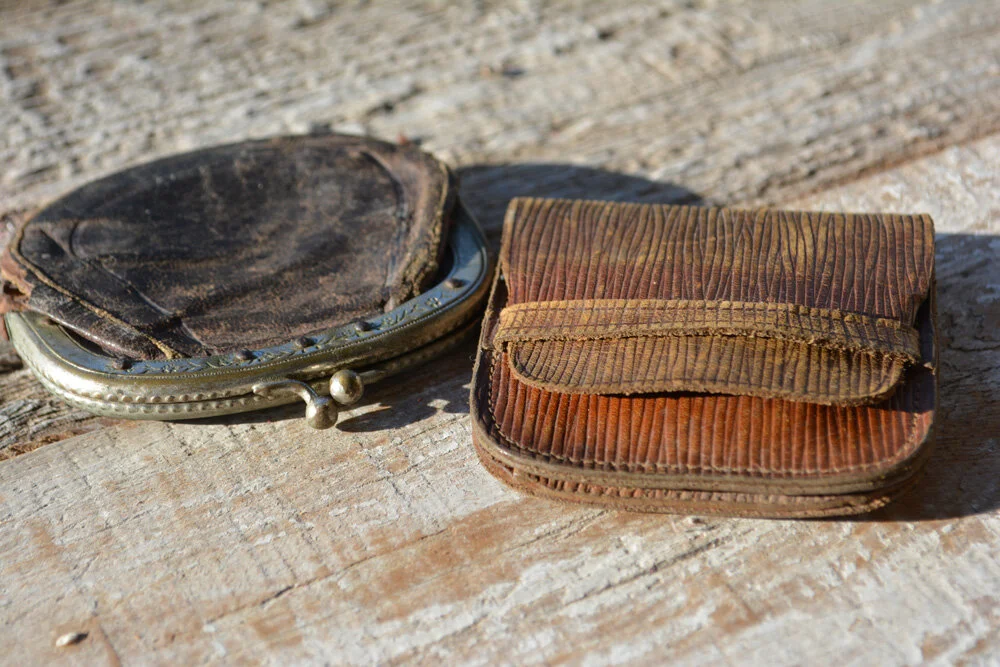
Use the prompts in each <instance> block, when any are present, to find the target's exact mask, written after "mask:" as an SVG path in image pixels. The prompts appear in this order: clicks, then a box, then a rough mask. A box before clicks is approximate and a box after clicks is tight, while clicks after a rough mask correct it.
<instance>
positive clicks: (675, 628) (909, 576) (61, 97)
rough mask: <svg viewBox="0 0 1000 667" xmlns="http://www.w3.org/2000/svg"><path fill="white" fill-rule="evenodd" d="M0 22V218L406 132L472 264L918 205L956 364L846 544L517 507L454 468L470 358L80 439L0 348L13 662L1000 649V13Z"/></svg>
mask: <svg viewBox="0 0 1000 667" xmlns="http://www.w3.org/2000/svg"><path fill="white" fill-rule="evenodd" d="M0 7H2V9H0V96H2V97H0V100H2V103H0V209H3V210H4V211H5V212H12V211H17V210H19V209H30V208H31V207H33V206H36V205H38V204H39V203H40V202H42V201H44V200H45V199H47V198H49V197H51V196H54V195H56V194H58V193H60V192H63V191H65V190H66V189H68V188H70V187H72V186H73V185H75V184H78V183H81V182H83V181H86V180H88V179H90V178H93V177H96V176H99V175H101V174H104V173H107V172H109V171H112V170H115V169H118V168H120V167H123V166H125V165H127V164H131V163H135V162H138V161H142V160H145V159H148V158H150V157H153V156H157V155H162V154H167V153H170V152H174V151H177V150H182V149H186V148H191V147H195V146H201V145H206V144H210V143H216V142H219V141H229V140H238V139H241V138H244V137H249V136H261V135H265V134H271V133H280V132H300V131H307V130H310V129H312V130H320V131H322V130H323V129H325V128H327V127H331V128H333V129H337V130H354V131H367V132H372V133H376V134H379V135H381V136H385V137H390V138H394V137H396V136H398V135H400V134H403V135H405V136H407V137H410V138H411V139H419V140H422V141H423V144H424V145H425V147H427V148H429V149H431V150H433V151H435V152H436V153H438V154H440V155H442V156H443V157H445V158H447V159H449V160H450V161H451V162H452V163H453V164H454V165H455V166H456V167H457V168H458V169H459V171H460V173H461V175H462V177H463V179H464V180H463V193H465V197H466V198H467V200H468V202H469V204H470V205H471V207H472V208H473V210H474V211H475V212H476V213H477V214H478V215H479V217H480V218H481V220H482V222H483V223H484V224H485V226H486V227H487V229H488V230H489V231H490V232H491V233H492V235H493V239H494V240H495V239H496V234H497V232H498V230H499V221H500V214H501V212H502V210H503V208H504V206H505V204H506V201H507V200H508V199H509V198H510V197H511V196H513V195H515V194H539V195H553V196H576V197H597V198H617V199H630V200H640V201H642V200H644V201H695V202H697V201H702V200H705V201H713V202H718V203H725V204H733V205H736V204H747V203H775V204H780V205H782V206H792V207H802V208H806V207H807V208H825V209H827V210H833V209H841V210H843V209H848V210H886V211H907V212H915V211H926V212H929V213H931V214H932V215H933V216H934V218H935V220H936V221H937V223H938V230H939V232H940V233H939V236H938V257H937V260H938V268H937V277H938V283H939V306H940V311H941V313H940V317H941V331H942V336H943V343H944V349H943V351H942V367H943V368H942V386H941V411H940V414H941V421H940V434H939V443H940V444H939V449H938V450H937V452H936V453H935V455H934V459H933V460H932V463H931V466H930V469H929V473H928V476H927V479H926V480H925V482H924V483H923V484H922V485H921V487H920V488H919V489H918V490H917V491H916V492H915V493H913V494H911V495H910V496H908V497H907V498H905V499H904V500H903V501H901V502H900V503H899V504H897V505H894V506H892V507H890V508H889V509H887V510H885V511H883V512H881V513H879V514H877V515H875V516H872V517H866V518H863V519H860V520H856V521H832V522H819V521H816V522H776V521H748V520H723V519H698V518H683V517H657V516H636V515H630V514H624V513H615V512H608V511H601V510H593V509H586V508H579V507H567V506H563V505H559V504H554V503H549V502H544V501H540V500H535V499H529V498H524V497H521V496H519V495H517V494H516V493H514V492H511V491H509V490H507V489H506V488H505V487H503V486H502V485H500V484H499V483H498V482H496V481H495V480H493V478H491V477H490V476H489V475H488V474H487V473H486V472H485V471H483V470H482V468H481V467H480V466H479V464H478V463H477V461H476V459H475V456H474V455H473V453H472V450H471V447H470V445H469V422H468V418H467V416H466V413H467V409H468V404H467V387H468V380H469V374H470V370H471V356H472V352H473V350H472V349H471V348H467V349H464V350H461V351H459V352H457V353H455V354H453V355H451V356H449V357H448V358H447V359H444V360H441V361H439V362H436V363H434V364H432V365H429V366H427V367H425V368H423V369H421V370H419V371H417V372H415V373H414V374H413V376H412V377H411V378H410V379H409V381H408V382H406V383H405V384H403V383H393V384H392V385H391V386H387V387H382V388H380V389H378V390H377V391H375V392H373V395H372V397H371V398H372V402H370V403H368V404H366V405H364V406H361V407H358V408H355V409H354V410H351V411H350V412H349V413H348V414H347V415H346V417H347V418H346V421H345V423H344V424H343V427H342V428H341V429H340V430H337V431H329V432H313V431H310V430H308V429H307V428H306V427H305V425H304V424H303V423H302V421H301V420H300V419H299V418H298V412H297V411H296V410H295V409H293V408H289V409H286V410H281V411H277V412H271V413H267V414H264V415H260V416H255V417H252V418H233V419H225V420H216V421H214V422H211V423H198V424H194V423H191V424H183V423H171V424H167V423H142V424H132V423H124V422H110V421H100V420H96V419H93V418H88V417H85V416H83V415H82V414H80V413H78V412H76V411H73V410H71V409H69V408H66V407H64V406H61V405H60V404H59V403H58V402H57V401H53V400H51V399H48V398H47V396H46V395H45V393H44V391H43V390H42V389H41V388H40V387H39V386H38V385H37V383H35V382H34V381H33V380H32V379H31V378H30V376H29V375H28V373H27V371H25V370H11V369H12V368H13V367H14V366H16V360H15V359H14V358H13V357H12V356H11V355H10V354H9V350H8V349H7V348H0V363H2V364H3V370H2V371H0V373H3V374H0V458H7V459H8V460H5V461H2V462H0V639H2V640H3V644H4V647H5V649H4V651H3V652H2V653H0V661H4V662H9V663H10V664H27V663H35V662H41V661H43V660H46V659H56V658H61V659H63V660H66V661H72V662H77V663H81V664H94V663H102V662H103V663H111V664H113V663H115V662H118V661H121V662H161V663H162V662H170V663H193V662H216V663H218V662H240V661H242V662H259V661H268V662H291V661H294V660H296V659H306V658H309V659H313V660H316V661H323V660H325V661H329V662H353V663H364V662H372V661H384V662H392V661H396V662H403V661H410V660H414V659H419V660H422V661H425V662H438V661H439V660H440V659H442V658H443V659H446V660H448V661H462V662H468V663H480V664H481V663H487V662H502V661H511V662H525V663H532V662H543V661H549V662H559V661H570V662H591V663H603V662H626V661H632V660H635V659H638V660H640V661H643V662H650V663H651V662H661V661H662V660H663V659H664V658H665V657H666V656H668V655H669V656H672V657H673V658H675V659H676V660H678V661H680V662H682V663H688V664H693V663H701V662H709V661H711V662H733V663H743V662H753V661H756V662H761V663H765V662H766V663H768V664H775V663H780V664H802V663H816V662H819V663H830V662H838V663H840V662H843V663H847V664H912V663H917V662H921V661H937V662H942V663H952V662H970V663H977V662H993V661H995V660H997V659H998V656H1000V565H998V562H1000V261H998V259H1000V228H998V227H1000V223H998V216H1000V135H997V136H991V135H992V133H994V132H996V131H998V130H1000V95H998V94H997V93H998V88H1000V77H998V73H1000V25H998V21H1000V13H998V12H996V11H995V8H994V7H993V3H992V2H989V1H988V0H981V1H970V2H957V1H949V2H902V1H896V0H886V1H881V2H878V3H871V2H830V1H828V0H810V1H807V2H799V3H790V2H777V1H775V2H763V1H760V2H758V1H755V2H746V3H718V4H717V3H714V2H709V1H698V2H679V1H678V2H662V3H656V4H651V5H644V6H643V7H631V6H630V7H625V3H616V2H611V1H610V0H609V1H608V2H603V3H602V2H588V3H579V4H574V3H559V4H558V5H556V4H549V3H546V4H544V5H542V4H541V3H538V4H536V3H531V2H512V3H496V4H494V3H476V4H469V5H467V6H466V5H462V6H453V5H451V4H449V3H433V2H422V3H407V5H406V7H405V8H403V7H400V6H391V5H388V4H385V3H350V4H344V5H337V6H335V7H330V8H328V7H326V6H325V5H322V4H320V3H315V2H301V3H288V4H278V5H276V6H270V5H264V4H249V3H247V4H244V3H232V4H226V5H223V4H221V3H219V4H217V5H216V4H212V5H207V4H205V3H191V4H188V5H185V4H173V5H167V4H161V3H147V4H142V5H131V4H93V5H90V4H82V3H70V4H66V5H53V6H51V7H50V6H48V5H41V4H37V3H30V2H27V3H12V4H9V5H3V4H2V3H0ZM977 138H978V139H977ZM958 144H960V145H958ZM941 149H943V150H941ZM934 151H940V152H934ZM924 155H926V156H925V157H921V156H924ZM625 173H628V174H629V175H624V174H625ZM4 220H6V218H5V219H4ZM0 224H6V223H5V222H4V221H0ZM3 232H4V229H3V228H0V235H3ZM83 431H86V432H85V433H83V434H82V435H77V434H79V433H81V432H83ZM67 435H77V437H70V438H66V436H67ZM43 445H44V446H43ZM29 450H34V451H29ZM22 452H28V453H24V454H23V455H17V454H21V453H22ZM75 632H77V633H86V637H84V638H82V639H80V640H79V641H77V642H75V643H70V644H68V645H66V646H62V647H57V646H56V643H57V640H58V639H59V638H60V637H63V636H65V635H67V634H69V633H75ZM76 639H79V637H76Z"/></svg>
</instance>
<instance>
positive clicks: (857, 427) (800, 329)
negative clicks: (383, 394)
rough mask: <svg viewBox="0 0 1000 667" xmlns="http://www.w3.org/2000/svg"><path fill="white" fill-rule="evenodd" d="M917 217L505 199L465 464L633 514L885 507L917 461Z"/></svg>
mask: <svg viewBox="0 0 1000 667" xmlns="http://www.w3.org/2000/svg"><path fill="white" fill-rule="evenodd" d="M933 266H934V230H933V223H932V221H931V220H930V218H929V217H928V216H923V215H881V214H879V215H861V214H836V213H802V212H786V211H770V210H760V211H739V210H729V209H717V208H699V207H682V206H667V205H639V204H620V203H606V202H585V201H567V200H546V199H516V200H514V201H513V202H512V203H511V205H510V207H509V208H508V211H507V218H506V221H505V224H504V231H503V245H502V250H501V256H500V270H499V272H498V274H497V279H496V283H495V285H494V289H493V293H492V295H491V297H490V303H489V308H488V310H487V313H486V316H485V320H484V328H483V333H482V338H481V344H480V349H479V354H478V358H477V362H476V369H475V371H474V379H473V387H472V397H471V409H472V415H473V422H474V428H473V434H474V442H475V444H476V447H477V450H478V453H479V455H480V458H481V460H482V461H483V462H484V464H485V465H486V466H487V468H488V469H489V470H490V471H491V472H493V473H494V474H495V475H497V476H499V477H500V478H501V479H504V480H505V481H507V482H508V483H510V484H512V485H514V486H515V487H517V488H520V489H523V490H526V491H528V492H531V493H535V494H538V495H542V496H546V497H552V498H559V499H564V500H572V501H582V502H592V503H599V504H610V505H614V506H618V507H622V508H626V509H636V510H645V511H687V512H696V513H718V514H730V515H745V516H793V517H794V516H824V515H831V514H850V513H857V512H863V511H867V510H871V509H874V508H876V507H879V506H881V505H883V504H885V503H886V502H888V501H889V500H891V499H892V498H894V497H896V496H897V495H899V494H900V493H901V492H902V491H904V490H905V489H907V488H909V487H910V486H912V485H913V484H914V483H915V481H916V480H917V479H918V476H919V472H920V470H921V468H922V466H923V463H924V461H925V460H926V457H927V453H928V451H929V447H930V443H931V440H932V438H931V434H932V424H933V419H934V409H935V392H936V372H937V371H936V362H935V355H936V351H935V328H934V327H935V322H934V319H935V318H934V305H933V294H934V282H933Z"/></svg>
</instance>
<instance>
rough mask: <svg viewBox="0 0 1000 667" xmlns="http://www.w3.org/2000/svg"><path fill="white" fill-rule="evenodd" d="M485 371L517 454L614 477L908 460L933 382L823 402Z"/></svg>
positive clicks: (821, 468)
mask: <svg viewBox="0 0 1000 667" xmlns="http://www.w3.org/2000/svg"><path fill="white" fill-rule="evenodd" d="M507 362H508V360H507V358H506V357H505V356H504V355H502V354H501V355H498V356H497V358H496V363H494V364H493V365H492V372H491V382H490V386H491V393H490V400H489V406H490V407H489V409H490V410H491V412H492V414H491V416H492V421H493V422H494V424H495V425H496V428H497V430H498V431H499V433H500V434H501V435H502V436H503V438H504V439H505V440H506V441H507V442H509V443H512V445H511V446H512V447H515V448H516V450H517V451H520V452H522V453H528V454H530V455H531V456H532V457H536V458H541V459H544V460H548V461H555V462H562V463H567V464H571V465H579V466H582V467H588V468H600V469H604V470H614V471H622V472H638V471H646V472H662V473H669V474H723V475H733V474H736V475H755V476H766V477H775V476H777V477H790V478H792V477H808V476H817V475H820V476H821V475H840V474H847V473H862V472H865V471H870V470H874V469H878V468H884V467H887V466H892V465H893V464H894V463H898V462H899V461H902V460H904V459H905V458H907V457H909V456H911V455H913V453H914V448H915V446H916V445H917V444H919V442H920V441H921V440H922V439H923V438H922V436H923V434H925V433H926V431H927V428H928V427H929V425H930V417H931V411H932V410H933V404H932V403H931V402H929V401H930V399H931V397H932V396H933V378H932V376H931V372H930V371H929V370H928V369H925V368H921V367H915V368H914V369H913V371H912V374H911V377H910V378H909V379H908V381H907V382H906V383H905V384H904V385H903V387H902V388H901V389H900V391H897V392H896V393H895V394H894V395H893V396H892V398H890V399H888V400H887V401H885V402H884V403H880V404H878V405H872V406H856V407H845V406H827V405H818V404H815V403H805V402H802V401H788V400H780V399H767V398H759V397H756V396H715V395H710V394H691V393H689V394H666V393H665V394H659V395H655V396H641V397H633V396H607V395H600V394H585V395H580V394H565V393H555V392H548V391H545V390H544V389H539V388H537V387H531V386H529V385H526V384H524V383H523V382H519V381H518V380H517V378H516V377H515V376H514V374H513V373H511V371H510V367H509V365H508V363H507Z"/></svg>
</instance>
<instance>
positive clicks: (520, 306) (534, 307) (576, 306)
mask: <svg viewBox="0 0 1000 667" xmlns="http://www.w3.org/2000/svg"><path fill="white" fill-rule="evenodd" d="M612 304H615V305H612ZM502 310H503V311H507V312H509V313H511V314H516V313H522V312H523V313H534V312H544V311H552V310H554V311H586V312H591V311H597V312H620V311H623V310H656V311H664V310H667V311H669V310H700V311H709V312H724V311H727V310H730V311H742V310H756V311H761V310H762V311H765V312H768V311H773V312H777V313H792V314H795V315H806V316H809V317H815V318H822V319H829V320H831V321H834V322H860V323H871V324H875V325H876V326H882V327H887V328H891V329H911V328H912V327H910V326H908V325H906V324H904V323H903V322H901V321H899V320H896V319H892V318H886V317H877V316H872V315H865V314H864V313H854V312H849V311H841V310H835V309H830V308H816V307H814V306H804V305H801V304H793V303H772V302H749V301H702V300H681V299H570V300H562V301H529V302H524V303H514V304H510V305H507V306H504V308H503V309H502ZM501 316H502V315H501Z"/></svg>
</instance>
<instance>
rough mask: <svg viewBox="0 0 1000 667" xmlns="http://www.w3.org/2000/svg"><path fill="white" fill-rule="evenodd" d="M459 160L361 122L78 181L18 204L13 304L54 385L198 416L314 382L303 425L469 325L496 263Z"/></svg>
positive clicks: (101, 403) (40, 369) (330, 417)
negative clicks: (29, 210) (462, 184)
mask: <svg viewBox="0 0 1000 667" xmlns="http://www.w3.org/2000/svg"><path fill="white" fill-rule="evenodd" d="M491 268H492V267H491V265H490V261H489V257H488V255H487V252H486V247H485V243H484V240H483V237H482V234H481V232H480V230H479V228H478V226H477V225H476V223H475V221H473V220H472V218H471V216H470V215H469V213H468V211H466V210H465V208H464V207H463V206H462V204H461V202H460V201H459V200H458V197H457V188H456V184H455V182H454V178H453V177H452V175H451V172H450V171H449V170H448V168H447V167H446V166H445V165H444V164H442V163H441V162H439V161H437V160H435V159H434V158H433V157H431V156H430V155H427V154H426V153H423V152H421V151H420V150H417V149H416V148H414V147H412V146H397V145H393V144H388V143H384V142H381V141H376V140H373V139H368V138H363V137H351V136H338V135H326V136H304V137H284V138H276V139H268V140H262V141H251V142H245V143H241V144H234V145H229V146H221V147H216V148H210V149H206V150H201V151H196V152H194V153H188V154H184V155H178V156H174V157H170V158H166V159H163V160H159V161H156V162H153V163H150V164H146V165H142V166H139V167H134V168H132V169H129V170H127V171H123V172H120V173H118V174H114V175H112V176H109V177H107V178H104V179H101V180H99V181H95V182H93V183H90V184H88V185H85V186H83V187H82V188H80V189H79V190H77V191H75V192H73V193H71V194H69V195H67V196H66V197H64V198H62V199H60V200H59V201H56V202H54V203H53V204H51V205H49V206H47V207H46V208H44V209H42V210H41V211H39V212H38V213H37V214H35V215H34V216H33V217H31V218H30V219H28V220H27V221H26V222H24V223H23V224H22V225H21V226H20V227H19V228H18V229H17V231H16V233H15V235H14V238H13V239H12V241H11V242H10V244H9V246H8V248H7V251H6V253H5V254H4V255H3V257H2V259H0V270H2V273H0V277H2V288H3V291H2V294H0V313H4V312H6V316H5V318H4V321H5V323H6V328H7V330H8V331H9V335H10V338H11V340H12V341H13V343H14V345H15V347H16V348H17V350H18V352H19V353H20V354H21V356H22V357H23V359H24V361H25V363H26V364H27V365H28V366H29V367H30V368H31V369H32V370H33V371H34V372H35V374H36V375H37V376H38V377H39V379H40V380H41V381H42V382H43V383H44V384H45V385H46V387H47V388H49V389H50V390H51V391H52V392H53V393H55V394H57V395H58V396H60V397H62V398H63V399H65V400H66V401H69V402H71V403H74V404H76V405H79V406H81V407H83V408H86V409H88V410H90V411H92V412H96V413H98V414H103V415H108V416H113V417H125V418H134V419H189V418H193V417H207V416H214V415H221V414H227V413H232V412H241V411H245V410H256V409H260V408H266V407H270V406H272V405H278V404H281V403H288V402H291V401H296V400H299V399H302V400H304V401H305V402H306V406H307V407H306V416H307V419H308V422H309V424H310V425H312V426H315V427H317V428H326V427H329V426H331V425H333V424H334V423H335V422H336V419H337V406H338V405H344V404H350V403H353V402H355V401H357V400H358V399H359V398H360V397H361V393H362V391H363V389H364V386H365V385H366V384H370V383H372V382H377V381H379V380H381V379H383V378H385V377H387V376H389V375H392V374H394V373H398V372H400V371H402V370H405V369H406V368H408V367H409V366H412V365H413V364H416V363H420V362H422V361H426V360H427V359H429V358H431V357H433V356H434V355H436V354H439V353H441V352H443V351H444V350H446V349H448V347H449V346H452V345H454V344H455V343H456V342H457V341H458V340H460V339H461V338H462V337H463V336H464V335H466V334H469V333H471V332H472V331H473V330H474V328H475V324H476V320H477V319H478V318H477V317H476V316H477V315H478V307H479V306H480V304H481V303H482V301H483V299H484V298H485V296H486V292H487V289H488V278H489V275H490V271H491Z"/></svg>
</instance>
